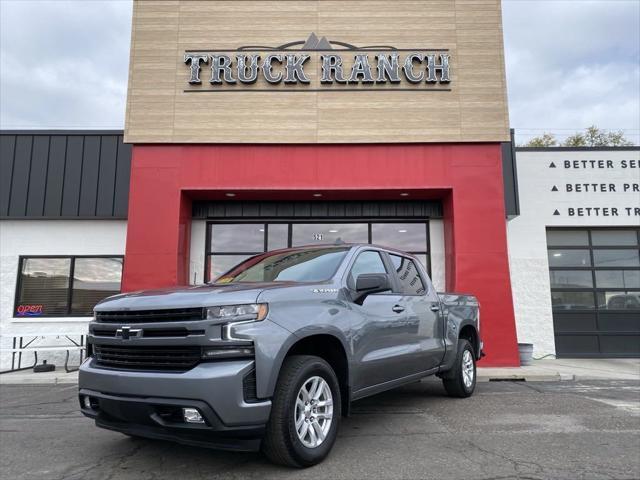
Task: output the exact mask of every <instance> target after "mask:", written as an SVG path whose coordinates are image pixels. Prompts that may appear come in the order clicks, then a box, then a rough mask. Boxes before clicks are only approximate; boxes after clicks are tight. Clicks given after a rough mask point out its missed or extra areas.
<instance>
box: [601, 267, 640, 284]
mask: <svg viewBox="0 0 640 480" xmlns="http://www.w3.org/2000/svg"><path fill="white" fill-rule="evenodd" d="M596 287H597V288H640V270H597V271H596Z"/></svg>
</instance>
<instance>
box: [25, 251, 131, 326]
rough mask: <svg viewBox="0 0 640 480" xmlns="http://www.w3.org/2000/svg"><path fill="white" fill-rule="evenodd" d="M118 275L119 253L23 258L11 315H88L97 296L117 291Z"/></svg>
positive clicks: (119, 268) (118, 289) (119, 279)
mask: <svg viewBox="0 0 640 480" xmlns="http://www.w3.org/2000/svg"><path fill="white" fill-rule="evenodd" d="M72 275H73V280H71V276H72ZM121 279H122V257H64V258H57V257H56V258H52V257H49V258H34V257H31V258H23V259H22V267H21V269H20V274H19V278H18V295H17V301H16V305H15V312H14V315H15V316H16V317H61V316H78V317H85V316H91V315H92V314H93V307H94V306H95V305H96V304H97V303H98V302H99V301H100V300H103V299H104V298H106V297H109V296H111V295H116V294H118V293H120V282H121Z"/></svg>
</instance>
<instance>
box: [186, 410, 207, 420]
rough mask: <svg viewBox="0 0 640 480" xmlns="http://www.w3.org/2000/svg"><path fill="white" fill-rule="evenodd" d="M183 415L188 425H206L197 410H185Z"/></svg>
mask: <svg viewBox="0 0 640 480" xmlns="http://www.w3.org/2000/svg"><path fill="white" fill-rule="evenodd" d="M182 415H183V417H184V421H185V422H187V423H204V418H203V417H202V415H200V412H199V411H198V409H197V408H183V409H182Z"/></svg>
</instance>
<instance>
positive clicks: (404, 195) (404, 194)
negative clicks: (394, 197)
mask: <svg viewBox="0 0 640 480" xmlns="http://www.w3.org/2000/svg"><path fill="white" fill-rule="evenodd" d="M400 196H401V197H408V196H409V194H408V193H407V192H402V193H401V194H400Z"/></svg>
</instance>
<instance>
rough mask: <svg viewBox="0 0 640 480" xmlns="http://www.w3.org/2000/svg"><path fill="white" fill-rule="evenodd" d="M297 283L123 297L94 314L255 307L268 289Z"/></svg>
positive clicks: (200, 287) (169, 290)
mask: <svg viewBox="0 0 640 480" xmlns="http://www.w3.org/2000/svg"><path fill="white" fill-rule="evenodd" d="M292 285H296V283H295V282H247V283H232V284H227V285H224V284H219V285H213V284H212V285H197V286H194V287H173V288H163V289H158V290H141V291H138V292H130V293H123V294H120V295H115V296H113V297H109V298H106V299H104V300H103V301H102V302H100V303H98V304H97V305H96V308H95V311H97V312H105V311H114V310H150V309H153V310H156V309H158V310H160V309H165V308H190V307H209V306H215V305H235V304H238V305H240V304H245V303H255V302H256V300H257V298H258V296H259V295H260V294H261V293H262V292H264V291H265V290H269V289H277V288H285V287H290V286H292Z"/></svg>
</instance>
